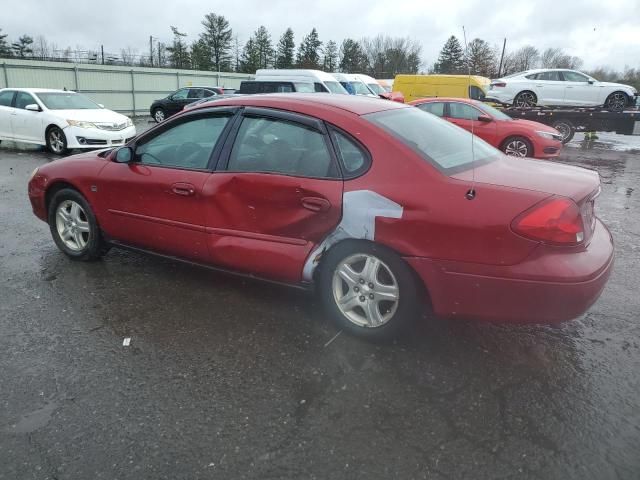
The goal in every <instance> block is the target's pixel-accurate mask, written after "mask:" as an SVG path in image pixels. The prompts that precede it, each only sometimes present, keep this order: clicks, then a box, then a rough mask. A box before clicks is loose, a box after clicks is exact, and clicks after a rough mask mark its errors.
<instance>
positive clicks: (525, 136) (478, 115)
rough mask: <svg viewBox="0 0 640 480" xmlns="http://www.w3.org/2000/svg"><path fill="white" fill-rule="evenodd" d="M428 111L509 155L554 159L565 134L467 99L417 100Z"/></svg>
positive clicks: (422, 108)
mask: <svg viewBox="0 0 640 480" xmlns="http://www.w3.org/2000/svg"><path fill="white" fill-rule="evenodd" d="M411 105H415V106H416V107H418V108H419V109H421V110H424V111H425V112H429V113H433V114H434V115H437V116H438V117H442V118H444V119H445V120H448V121H449V122H451V123H454V124H456V125H458V126H459V127H462V128H464V129H465V130H468V131H471V129H472V128H473V133H474V134H476V135H478V136H479V137H480V138H481V139H483V140H484V141H485V142H487V143H488V144H490V145H493V146H494V147H496V148H497V149H500V150H502V151H503V152H504V153H506V154H507V155H512V156H515V157H534V158H542V159H549V158H555V157H557V156H558V155H559V154H560V150H561V149H562V135H560V133H559V132H558V131H557V130H556V129H555V128H551V127H549V126H547V125H543V124H542V123H538V122H532V121H529V120H520V119H517V120H516V119H513V118H511V117H510V116H508V115H505V114H504V113H502V112H501V111H500V110H497V109H495V108H493V107H492V106H490V105H487V104H486V103H482V102H479V101H477V100H470V99H466V98H424V99H420V100H414V101H413V102H411Z"/></svg>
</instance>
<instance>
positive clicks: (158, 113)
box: [153, 108, 167, 123]
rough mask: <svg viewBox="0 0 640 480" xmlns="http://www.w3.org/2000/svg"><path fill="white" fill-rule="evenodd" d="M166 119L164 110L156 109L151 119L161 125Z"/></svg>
mask: <svg viewBox="0 0 640 480" xmlns="http://www.w3.org/2000/svg"><path fill="white" fill-rule="evenodd" d="M166 118H167V114H166V112H165V111H164V109H162V108H156V109H155V110H154V111H153V119H154V120H155V121H156V122H157V123H162V122H164V121H165V119H166Z"/></svg>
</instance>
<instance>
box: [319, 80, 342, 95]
mask: <svg viewBox="0 0 640 480" xmlns="http://www.w3.org/2000/svg"><path fill="white" fill-rule="evenodd" d="M322 83H324V86H325V87H327V88H328V89H329V91H330V92H331V93H343V94H345V95H348V94H349V93H348V92H347V91H346V90H345V89H344V87H343V86H342V85H340V82H332V81H328V82H322Z"/></svg>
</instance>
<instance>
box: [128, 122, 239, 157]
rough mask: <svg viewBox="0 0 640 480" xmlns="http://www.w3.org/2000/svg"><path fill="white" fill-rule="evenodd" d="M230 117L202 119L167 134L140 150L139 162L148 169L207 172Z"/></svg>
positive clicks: (138, 148) (140, 147)
mask: <svg viewBox="0 0 640 480" xmlns="http://www.w3.org/2000/svg"><path fill="white" fill-rule="evenodd" d="M229 118H231V117H230V115H220V116H215V117H200V118H196V119H193V120H188V121H186V122H183V123H180V124H178V125H176V126H174V127H171V128H169V129H168V130H165V131H164V132H162V133H160V134H159V135H157V136H156V137H153V138H152V139H151V140H149V141H146V142H145V141H143V143H141V144H139V145H138V146H137V147H136V159H137V161H138V162H140V163H143V164H146V165H158V166H163V167H176V168H189V169H206V168H207V166H208V164H209V158H210V157H211V153H212V152H213V149H214V147H215V145H216V142H217V141H218V139H219V138H220V135H221V134H222V131H223V130H224V127H225V126H226V124H227V122H228V121H229Z"/></svg>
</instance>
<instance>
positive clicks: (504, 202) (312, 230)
mask: <svg viewBox="0 0 640 480" xmlns="http://www.w3.org/2000/svg"><path fill="white" fill-rule="evenodd" d="M472 141H473V142H474V143H475V146H474V155H473V156H472V155H471V151H470V147H471V142H472ZM599 191H600V180H599V176H598V173H597V172H595V171H592V170H586V169H583V168H579V167H573V166H567V165H562V164H556V163H551V162H541V161H538V160H530V159H514V158H511V157H507V156H505V155H503V154H502V153H501V152H499V151H498V150H496V149H494V148H493V147H491V146H490V145H488V144H487V143H485V142H484V141H482V140H480V139H479V138H477V137H472V136H471V135H470V134H469V133H468V132H466V131H465V130H463V129H461V128H458V127H456V126H454V125H452V124H450V123H448V122H446V121H444V120H442V119H439V118H438V117H436V116H435V115H430V114H427V113H425V112H423V111H421V110H420V109H418V108H414V107H411V106H408V105H401V104H399V103H396V102H383V101H380V100H377V99H371V98H364V97H357V96H346V95H344V96H343V95H316V94H297V95H291V94H282V95H280V94H273V95H245V96H238V97H234V98H225V99H222V100H214V101H212V102H205V103H203V104H201V105H199V106H198V107H197V108H193V109H190V110H186V111H184V112H183V113H181V114H179V115H176V117H174V118H172V119H169V120H168V121H167V122H164V123H162V124H160V125H157V126H156V127H154V128H152V129H150V130H148V131H146V132H144V133H143V134H141V135H140V136H139V137H137V138H136V139H134V140H133V141H132V142H130V143H129V144H127V145H126V146H125V147H121V148H119V149H112V150H103V151H101V152H97V153H90V154H84V155H77V156H74V157H70V158H68V159H64V160H62V161H59V162H51V163H48V164H45V165H43V166H41V167H39V168H38V169H36V170H35V171H34V172H33V174H32V176H31V178H30V180H29V185H28V193H29V198H30V200H31V205H32V207H33V212H34V213H35V215H36V216H37V217H38V218H40V219H41V220H43V221H45V222H48V223H49V227H50V230H51V233H52V235H53V240H54V241H55V243H56V245H57V246H58V247H59V249H60V250H61V251H62V252H64V253H65V254H66V255H67V256H69V257H70V258H72V259H75V260H92V259H96V258H99V257H100V256H102V255H104V254H105V253H106V251H107V250H108V249H109V247H111V246H119V247H128V248H135V249H137V250H140V251H148V252H152V253H156V254H160V255H164V256H170V257H172V258H179V259H184V260H186V261H188V262H190V263H192V264H194V263H195V264H202V265H205V266H210V267H215V268H216V269H222V270H226V271H232V272H236V273H242V274H246V275H250V276H251V277H254V278H255V277H258V278H266V279H269V280H273V281H277V282H282V283H286V284H291V285H296V286H299V287H305V288H308V287H311V286H313V285H315V287H316V288H315V291H317V293H318V295H319V299H320V302H321V303H322V305H323V306H324V308H325V309H326V311H327V312H328V314H329V315H330V316H331V317H333V318H334V319H335V320H336V321H337V322H338V324H339V325H340V326H341V328H344V329H346V330H348V331H351V332H354V333H357V334H360V335H363V336H366V337H377V338H379V337H386V336H389V335H393V334H395V333H396V332H397V331H398V329H400V328H402V327H403V326H405V325H406V324H407V323H409V322H410V321H411V320H412V319H414V318H415V317H416V316H419V312H420V310H421V304H422V301H423V300H426V299H427V298H428V299H429V301H430V304H431V305H432V306H433V309H434V311H435V312H436V313H437V314H439V315H443V316H450V317H473V318H478V319H489V320H508V321H516V322H545V323H546V322H559V321H564V320H568V319H571V318H574V317H576V316H578V315H580V314H582V313H583V312H584V311H585V310H587V309H588V308H589V306H590V305H591V304H592V303H593V302H594V301H595V300H596V299H597V298H598V296H599V295H600V293H601V291H602V289H603V288H604V286H605V283H606V281H607V279H608V277H609V274H610V272H611V268H612V262H613V243H612V239H611V235H610V233H609V231H608V230H607V228H606V227H605V226H604V225H603V224H602V223H601V222H600V220H599V219H598V218H597V217H596V216H595V213H594V203H595V200H596V197H597V196H598V193H599ZM202 301H204V302H206V301H207V299H206V298H205V299H202Z"/></svg>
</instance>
